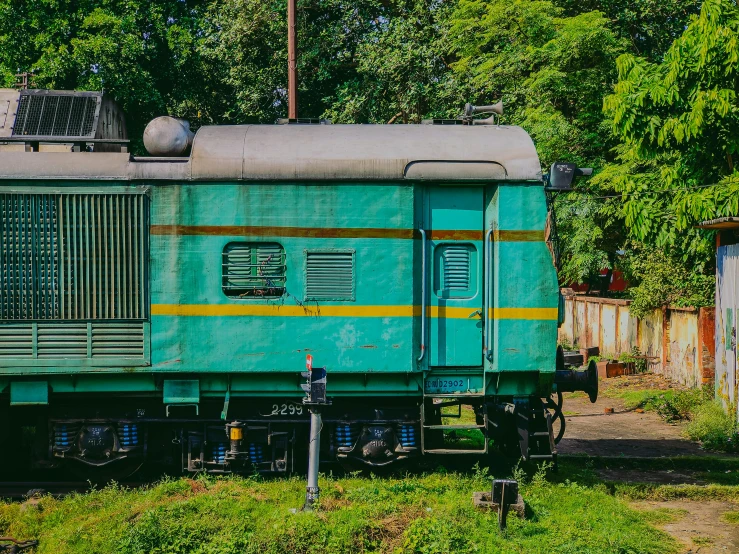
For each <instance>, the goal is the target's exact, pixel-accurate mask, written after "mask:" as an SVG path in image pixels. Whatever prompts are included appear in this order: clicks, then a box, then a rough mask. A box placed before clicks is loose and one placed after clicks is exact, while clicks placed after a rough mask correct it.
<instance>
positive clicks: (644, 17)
mask: <svg viewBox="0 0 739 554" xmlns="http://www.w3.org/2000/svg"><path fill="white" fill-rule="evenodd" d="M554 2H555V4H557V5H558V6H560V7H562V8H564V9H565V13H567V14H577V13H582V12H589V11H596V10H597V11H600V12H603V13H604V14H605V15H606V17H608V19H609V20H610V21H611V28H612V29H613V30H614V31H615V32H616V33H617V34H618V35H619V36H620V37H623V38H625V39H627V40H628V44H629V46H630V48H629V49H630V50H631V51H632V53H633V54H634V55H637V56H644V57H646V58H647V59H650V60H657V61H658V60H661V59H662V56H663V55H664V53H665V52H666V51H667V49H668V48H669V47H670V45H671V44H672V41H673V40H675V39H676V38H678V37H679V36H680V35H681V34H682V32H683V30H684V29H685V22H686V21H688V19H689V17H690V16H691V15H693V14H695V13H697V12H698V10H699V9H700V5H701V0H554Z"/></svg>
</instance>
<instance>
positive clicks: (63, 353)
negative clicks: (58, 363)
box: [38, 323, 87, 358]
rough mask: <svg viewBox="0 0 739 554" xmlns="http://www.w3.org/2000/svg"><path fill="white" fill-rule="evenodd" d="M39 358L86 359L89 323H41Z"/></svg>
mask: <svg viewBox="0 0 739 554" xmlns="http://www.w3.org/2000/svg"><path fill="white" fill-rule="evenodd" d="M38 357H39V358H86V357H87V323H67V324H64V325H60V324H58V323H39V324H38Z"/></svg>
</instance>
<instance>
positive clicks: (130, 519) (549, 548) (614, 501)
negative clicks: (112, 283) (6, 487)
mask: <svg viewBox="0 0 739 554" xmlns="http://www.w3.org/2000/svg"><path fill="white" fill-rule="evenodd" d="M517 477H518V478H519V479H522V494H523V496H524V498H525V501H526V506H527V517H526V519H525V520H520V519H518V518H517V517H515V516H510V517H509V525H508V531H507V532H506V533H505V535H502V534H501V533H500V532H499V531H498V529H497V520H496V514H495V513H491V512H485V511H480V510H479V509H477V508H475V507H473V505H472V500H471V499H472V493H473V492H474V491H480V490H487V489H488V488H489V487H490V480H489V478H488V477H487V475H486V473H485V471H470V472H466V473H446V472H444V471H437V472H435V473H430V474H425V475H417V476H414V475H408V476H403V477H402V478H383V479H377V478H373V477H364V478H360V477H348V478H327V477H323V478H322V479H321V482H320V485H321V487H322V497H321V505H320V508H319V509H318V510H317V511H315V512H314V513H304V512H300V511H298V512H297V513H292V512H291V509H292V508H297V507H299V506H300V505H301V503H302V501H303V497H304V491H305V483H304V481H303V480H300V479H279V480H273V481H263V480H259V479H242V478H222V479H211V478H208V479H196V480H190V479H178V480H165V481H163V482H161V483H159V484H157V485H154V486H152V487H150V488H148V489H144V490H126V489H122V488H120V487H116V486H111V487H108V488H105V489H102V490H98V491H93V492H91V493H87V494H79V495H72V496H69V497H67V498H64V499H61V500H56V499H53V498H51V497H44V498H43V499H41V500H40V502H39V504H38V505H37V507H35V508H32V507H28V508H23V507H22V506H21V505H20V504H18V503H6V504H0V534H3V535H10V536H14V537H17V538H38V539H39V540H40V547H39V550H38V552H39V553H40V554H43V553H54V554H65V553H84V554H96V553H105V554H109V553H118V554H126V553H149V552H151V553H183V554H184V553H188V554H198V553H200V554H206V553H207V554H215V553H223V554H229V553H237V552H238V553H251V552H255V553H256V552H258V553H260V554H270V553H278V552H279V553H282V552H285V553H287V552H290V553H300V552H305V553H308V552H311V553H313V552H315V553H340V552H352V553H353V552H396V553H411V552H413V553H427V554H430V553H450V552H455V553H464V552H490V553H497V552H501V553H508V552H526V553H539V552H541V553H550V552H562V553H565V552H566V553H582V554H585V553H588V554H590V553H612V552H620V553H637V552H638V553H644V554H649V553H660V554H663V553H670V552H677V551H678V550H679V549H678V545H677V543H676V542H675V541H674V540H673V539H671V538H670V537H669V536H668V535H666V534H665V533H664V532H662V531H659V530H657V529H656V528H655V527H654V525H653V524H656V523H659V522H661V521H663V520H664V518H665V517H666V516H665V515H664V514H662V515H659V514H657V515H652V516H646V517H645V513H644V512H643V511H636V510H633V509H631V508H629V507H628V505H627V503H626V502H624V501H623V500H621V499H619V498H616V497H614V496H613V495H612V494H611V493H610V492H609V491H608V489H607V488H606V487H604V486H602V485H600V484H599V485H597V486H589V485H586V484H579V483H577V482H574V481H567V480H565V481H561V482H551V481H548V480H547V479H546V478H545V476H544V474H543V473H541V472H539V473H537V474H535V475H534V476H533V478H531V479H528V480H527V479H523V474H522V473H521V472H517Z"/></svg>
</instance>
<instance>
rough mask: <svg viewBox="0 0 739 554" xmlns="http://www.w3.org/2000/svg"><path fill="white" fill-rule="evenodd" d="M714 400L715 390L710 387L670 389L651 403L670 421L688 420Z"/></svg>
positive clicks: (662, 416)
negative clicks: (704, 405)
mask: <svg viewBox="0 0 739 554" xmlns="http://www.w3.org/2000/svg"><path fill="white" fill-rule="evenodd" d="M712 400H713V390H712V389H709V388H705V387H704V388H700V389H687V390H678V391H668V392H665V393H663V394H660V395H658V396H657V397H656V398H654V399H653V400H652V401H651V402H650V405H651V407H652V409H654V410H655V411H656V412H657V414H658V415H659V416H660V417H661V418H662V419H664V420H665V421H668V422H675V421H686V420H690V419H692V418H693V414H694V413H695V412H696V410H698V409H699V408H700V407H701V406H702V405H703V404H705V403H707V402H708V403H710V402H712Z"/></svg>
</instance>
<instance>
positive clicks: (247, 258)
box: [223, 242, 287, 298]
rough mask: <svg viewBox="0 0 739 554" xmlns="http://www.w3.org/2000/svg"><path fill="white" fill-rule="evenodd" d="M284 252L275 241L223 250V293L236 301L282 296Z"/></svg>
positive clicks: (240, 245) (239, 243)
mask: <svg viewBox="0 0 739 554" xmlns="http://www.w3.org/2000/svg"><path fill="white" fill-rule="evenodd" d="M286 269H287V268H286V266H285V249H284V248H282V246H281V245H279V244H277V243H276V242H262V243H259V242H232V243H229V244H227V245H226V248H224V249H223V292H224V293H225V294H226V296H230V297H237V298H279V297H280V296H282V295H283V294H284V293H285V273H286Z"/></svg>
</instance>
